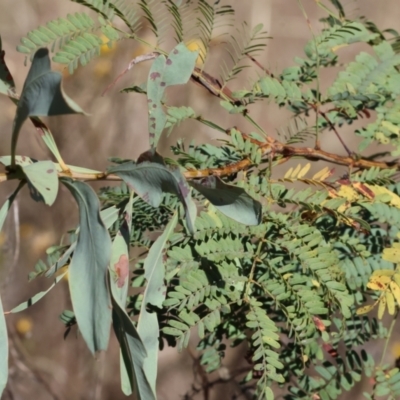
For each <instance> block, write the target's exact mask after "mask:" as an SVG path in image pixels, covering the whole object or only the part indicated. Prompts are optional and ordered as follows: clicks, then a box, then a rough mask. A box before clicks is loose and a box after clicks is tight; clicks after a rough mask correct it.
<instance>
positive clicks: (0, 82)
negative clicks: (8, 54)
mask: <svg viewBox="0 0 400 400" xmlns="http://www.w3.org/2000/svg"><path fill="white" fill-rule="evenodd" d="M14 90H15V83H14V79H13V77H12V75H11V73H10V71H9V69H8V67H7V65H6V61H5V52H4V50H3V47H2V42H1V37H0V93H1V94H5V95H9V94H11V93H12V92H14Z"/></svg>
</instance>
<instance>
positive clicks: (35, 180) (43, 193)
mask: <svg viewBox="0 0 400 400" xmlns="http://www.w3.org/2000/svg"><path fill="white" fill-rule="evenodd" d="M22 170H23V171H24V174H25V176H26V177H27V179H28V186H29V189H30V192H31V197H32V198H33V199H34V200H36V201H43V202H44V203H45V204H47V205H49V206H51V205H52V204H53V203H54V201H55V200H56V197H57V193H58V175H57V171H56V167H55V165H54V163H53V162H52V161H38V162H36V163H33V164H30V165H27V166H25V167H22Z"/></svg>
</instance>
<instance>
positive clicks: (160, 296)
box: [138, 213, 178, 393]
mask: <svg viewBox="0 0 400 400" xmlns="http://www.w3.org/2000/svg"><path fill="white" fill-rule="evenodd" d="M177 222H178V217H177V213H175V214H174V216H173V217H172V219H171V221H170V222H169V223H168V225H167V226H166V228H165V230H164V232H163V234H162V235H161V236H160V237H158V238H157V240H156V241H155V242H154V244H153V245H152V246H151V248H150V251H149V254H148V256H147V258H146V260H145V262H144V276H145V278H146V280H147V285H146V289H145V291H144V294H143V300H142V306H141V310H140V316H139V322H138V332H139V335H140V337H141V338H142V341H143V344H144V346H145V348H146V351H147V358H146V359H145V363H144V369H145V373H146V377H147V379H148V380H149V382H150V385H151V387H152V389H153V391H154V393H155V387H156V378H157V360H158V337H159V326H158V319H157V314H156V313H154V312H149V311H147V306H148V305H149V304H150V305H152V306H154V307H158V308H162V304H163V301H164V300H165V295H166V287H165V282H164V278H165V266H164V261H165V252H166V245H167V243H168V239H169V237H170V236H171V235H172V233H173V232H174V229H175V226H176V224H177Z"/></svg>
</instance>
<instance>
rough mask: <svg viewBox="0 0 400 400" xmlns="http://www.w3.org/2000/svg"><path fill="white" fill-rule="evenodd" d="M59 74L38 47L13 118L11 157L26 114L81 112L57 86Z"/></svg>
mask: <svg viewBox="0 0 400 400" xmlns="http://www.w3.org/2000/svg"><path fill="white" fill-rule="evenodd" d="M61 77H62V76H61V74H60V73H59V72H56V71H52V70H51V68H50V58H49V51H48V50H47V49H44V48H43V49H39V50H38V51H37V52H36V53H35V55H34V57H33V61H32V65H31V68H30V70H29V72H28V76H27V77H26V80H25V83H24V87H23V89H22V93H21V97H20V100H19V102H18V105H17V111H16V115H15V119H14V124H13V130H12V138H11V155H12V156H13V157H14V155H15V149H16V146H17V141H18V134H19V131H20V129H21V126H22V124H23V123H24V122H25V120H26V119H27V118H28V117H31V116H35V117H40V116H53V115H64V114H84V111H83V110H82V109H81V108H80V107H79V106H78V105H77V104H76V103H75V102H74V101H72V100H71V99H70V98H69V97H68V96H66V95H65V94H64V92H63V90H62V88H61Z"/></svg>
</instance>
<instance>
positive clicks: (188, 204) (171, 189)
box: [108, 161, 196, 233]
mask: <svg viewBox="0 0 400 400" xmlns="http://www.w3.org/2000/svg"><path fill="white" fill-rule="evenodd" d="M108 172H109V173H112V174H116V175H118V176H119V177H121V178H122V179H123V180H124V182H125V183H126V184H127V185H128V186H129V187H130V188H132V189H133V190H134V191H135V193H137V194H138V195H139V196H140V197H141V198H142V199H143V200H144V201H145V202H146V203H149V204H150V205H152V206H153V207H158V206H159V205H160V204H161V201H162V198H163V193H172V194H175V195H177V196H178V198H179V200H180V201H181V202H182V204H183V206H184V209H185V216H186V223H187V225H188V229H189V231H190V232H191V233H193V232H194V220H195V217H196V215H195V212H194V209H193V207H194V203H193V199H192V197H191V191H190V187H189V185H188V183H187V181H186V179H185V178H184V176H183V175H182V174H181V172H180V171H179V170H178V169H171V168H168V167H167V166H165V165H163V164H161V163H158V162H148V161H143V162H142V163H140V164H136V163H133V162H128V163H124V164H119V165H116V166H115V167H112V168H110V169H109V170H108Z"/></svg>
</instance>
